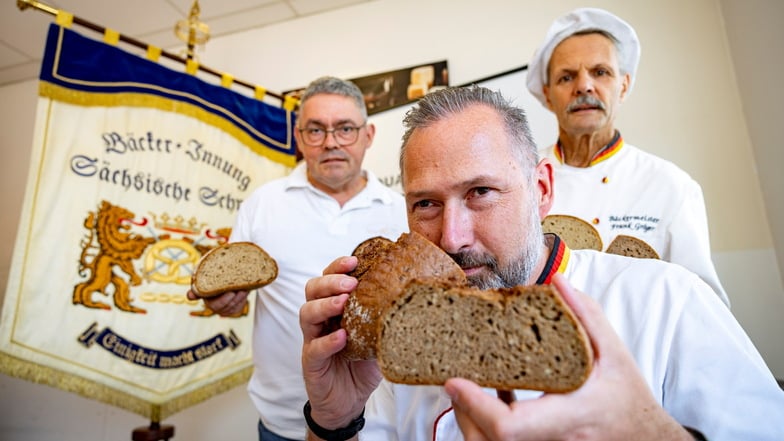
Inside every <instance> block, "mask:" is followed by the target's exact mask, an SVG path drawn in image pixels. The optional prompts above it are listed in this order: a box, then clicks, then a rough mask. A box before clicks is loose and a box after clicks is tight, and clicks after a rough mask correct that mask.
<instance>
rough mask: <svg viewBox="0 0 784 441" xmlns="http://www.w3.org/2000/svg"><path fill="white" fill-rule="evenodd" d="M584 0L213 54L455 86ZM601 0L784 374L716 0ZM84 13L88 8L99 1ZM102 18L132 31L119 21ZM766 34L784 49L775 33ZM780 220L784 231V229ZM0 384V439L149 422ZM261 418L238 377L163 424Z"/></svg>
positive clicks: (293, 27) (382, 19)
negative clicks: (629, 33) (419, 69)
mask: <svg viewBox="0 0 784 441" xmlns="http://www.w3.org/2000/svg"><path fill="white" fill-rule="evenodd" d="M725 3H726V0H725ZM751 3H753V2H751ZM744 4H746V2H744ZM582 5H583V3H582V2H578V1H572V0H562V1H559V2H540V1H534V0H509V1H504V0H484V1H482V2H481V3H476V2H471V3H468V2H462V1H457V0H429V1H428V0H425V1H423V0H376V1H373V2H369V3H365V4H361V5H359V6H356V7H351V8H347V9H343V10H338V11H335V12H332V13H328V14H322V15H317V16H311V17H307V18H305V19H301V20H297V21H294V22H290V23H285V24H281V25H277V26H271V27H268V28H262V29H258V30H252V31H247V32H243V33H238V34H235V35H231V36H226V37H222V38H218V39H215V40H213V41H210V42H209V43H208V45H207V48H206V51H205V52H203V54H202V61H203V63H204V64H206V65H208V66H210V67H214V68H217V69H219V70H222V71H227V72H230V73H232V74H233V75H235V77H237V78H240V79H243V80H246V81H251V82H256V83H259V84H261V85H263V86H265V87H267V88H268V89H270V90H274V91H282V90H289V89H293V88H296V87H301V86H303V85H305V84H307V83H308V82H309V81H310V80H311V79H313V78H315V77H317V76H320V75H323V74H332V75H337V76H341V77H347V78H350V77H356V76H362V75H366V74H373V73H378V72H382V71H387V70H393V69H397V68H400V67H405V66H410V65H414V64H419V63H426V62H431V61H437V60H442V59H446V60H448V62H449V72H450V77H451V82H452V84H462V83H466V82H469V81H471V80H474V79H478V78H483V77H486V76H488V75H491V74H495V73H498V72H503V71H506V70H509V69H511V68H514V67H517V66H520V65H523V64H525V63H526V62H527V59H528V57H529V56H530V54H531V53H532V52H533V50H534V48H535V47H536V45H537V44H538V43H539V42H540V40H541V38H542V36H543V35H544V33H545V31H546V29H547V27H548V25H549V23H550V22H551V21H552V19H553V18H554V17H556V16H558V15H560V14H561V13H563V12H566V11H567V10H569V9H572V8H574V7H578V6H582ZM593 5H594V6H598V7H604V8H607V9H609V10H612V11H614V12H615V13H617V14H619V15H620V16H622V17H624V18H625V19H627V20H628V21H629V22H631V23H632V24H633V25H634V26H635V27H636V28H637V31H638V33H639V35H640V38H641V40H642V43H643V48H642V61H641V65H640V70H639V75H638V79H637V83H636V85H635V89H634V91H633V92H632V94H631V96H630V97H629V99H628V100H627V102H626V104H624V107H623V108H622V110H621V115H620V117H619V121H618V126H619V128H620V129H621V131H622V133H623V134H624V137H625V138H626V139H627V140H629V142H631V143H633V144H635V145H637V146H640V147H642V148H644V149H646V150H649V151H651V152H653V153H655V154H658V155H660V156H663V157H666V158H668V159H670V160H672V161H674V162H675V163H677V164H678V165H680V166H681V167H682V168H684V169H685V170H687V171H688V172H689V173H690V174H691V175H692V176H693V177H694V178H695V179H697V180H698V181H699V182H701V183H702V185H703V189H704V192H705V198H706V203H707V208H708V215H709V219H710V222H711V240H712V246H713V252H714V259H715V261H716V265H717V269H718V272H719V275H720V277H721V279H722V282H723V283H724V285H725V288H726V289H727V291H728V293H729V295H730V298H731V300H732V304H733V312H734V313H735V315H736V316H737V317H738V319H739V321H740V322H741V324H742V325H743V326H744V327H745V328H746V330H747V331H748V332H749V334H750V336H751V337H752V340H753V341H754V342H755V344H756V345H757V346H758V348H759V349H760V351H761V352H762V354H763V356H764V357H765V359H766V361H767V362H768V364H769V365H770V367H771V369H772V370H773V372H774V373H775V374H776V375H777V376H778V377H779V378H784V347H782V345H781V344H780V343H779V339H780V337H781V336H783V335H784V320H781V317H782V316H784V289H783V288H782V284H781V275H780V272H779V268H780V265H779V263H778V262H777V261H776V250H775V248H774V244H773V240H772V230H771V224H770V223H769V222H768V218H767V215H766V210H765V206H764V204H763V197H762V190H761V184H760V179H758V177H757V172H756V164H755V157H754V154H753V151H754V150H753V147H752V142H751V137H750V135H749V131H748V127H747V124H746V122H745V117H744V113H743V104H745V103H744V102H742V101H741V96H740V92H739V87H738V85H737V82H736V78H735V73H734V70H733V64H732V57H731V53H730V48H729V46H728V43H727V34H726V32H725V29H724V24H723V23H724V22H723V19H722V16H721V9H720V7H719V0H691V1H689V2H683V1H680V0H661V1H659V2H644V3H642V2H639V3H638V2H628V1H624V0H604V1H595V2H593ZM74 12H75V13H79V14H80V15H82V16H85V17H88V16H89V11H86V12H81V11H74ZM779 17H781V15H779ZM88 18H89V17H88ZM20 19H24V17H22V16H20ZM105 24H106V25H111V26H113V27H115V28H117V29H123V26H122V21H121V17H119V18H118V23H105ZM779 25H784V23H779ZM41 32H44V30H43V29H42V30H41ZM85 32H87V31H85ZM764 43H765V42H762V43H761V44H764ZM767 43H768V44H770V45H771V48H770V49H771V51H773V50H774V49H775V50H777V51H779V52H780V49H778V46H777V45H778V42H776V41H770V42H767ZM768 62H769V63H773V64H772V65H771V66H769V68H770V70H771V71H773V72H780V71H781V70H782V69H781V61H780V60H779V59H777V58H774V57H771V59H769V60H768ZM503 87H504V89H503V90H504V91H505V93H507V94H509V95H515V94H519V95H517V96H519V97H520V99H525V98H523V97H524V94H525V93H526V92H524V84H522V82H521V83H520V84H518V85H515V83H514V81H511V82H510V81H505V82H503ZM516 87H517V89H516ZM772 87H776V86H772ZM36 91H37V84H36V82H34V81H30V82H24V83H19V84H15V85H11V86H7V87H2V88H0V102H2V103H4V106H3V110H0V112H1V113H0V115H1V116H2V117H0V133H2V137H3V138H2V157H3V160H2V161H0V167H1V170H0V179H2V181H0V182H2V184H3V193H2V196H0V197H2V206H3V207H4V208H5V210H4V214H3V216H2V217H0V226H1V227H2V228H0V235H2V236H0V239H2V241H0V243H2V245H0V286H3V287H4V286H5V281H6V279H7V275H8V270H9V266H10V256H11V252H12V250H11V246H12V244H13V242H14V237H15V231H16V226H17V225H16V224H17V222H18V218H19V211H20V208H21V202H22V192H23V187H24V183H25V179H26V173H27V166H28V163H29V146H30V144H31V139H32V128H33V121H32V118H33V115H34V113H35V100H36ZM529 110H530V112H531V113H532V116H533V115H534V114H536V115H537V116H536V117H537V118H540V117H541V118H542V120H541V122H536V123H535V124H534V129H535V131H536V133H535V135H536V136H537V138H538V139H541V140H542V141H541V142H552V141H554V139H552V135H548V134H546V133H545V132H546V131H547V130H554V125H555V120H554V118H552V119H551V123H552V126H548V125H547V115H546V113H541V112H542V109H541V108H535V107H531V108H530V109H529ZM540 115H541V116H540ZM396 116H399V115H395V114H394V113H391V112H390V113H389V114H382V115H379V116H378V117H377V118H373V119H374V121H376V122H377V124H378V125H379V130H378V136H377V141H376V143H375V145H374V147H373V149H371V151H370V153H369V157H368V166H369V167H371V168H373V167H375V166H377V164H381V163H383V162H386V161H388V160H389V159H388V158H389V157H390V156H389V155H390V153H392V155H393V156H394V152H395V151H396V149H397V147H398V144H399V138H400V129H399V126H396V122H395V121H396ZM551 133H552V132H551ZM378 166H380V165H378ZM775 190H776V191H778V189H775ZM64 197H68V195H64ZM773 227H774V228H775V231H777V235H779V236H780V235H781V228H782V227H781V225H777V224H774V225H773ZM779 255H781V253H780V254H779ZM3 295H4V293H0V297H1V296H3ZM292 326H296V324H292ZM0 396H2V399H1V400H0V439H2V440H7V441H16V440H30V439H35V440H41V441H47V440H58V441H70V440H83V439H91V440H126V439H129V438H130V432H131V430H133V428H135V427H138V426H143V425H146V424H147V422H146V421H145V420H144V419H143V418H141V417H139V416H137V415H133V414H130V413H128V412H125V411H123V410H119V409H116V408H112V407H109V406H105V405H102V404H100V403H97V402H94V401H90V400H86V399H84V398H81V397H78V396H75V395H72V394H68V393H65V392H61V391H59V390H56V389H52V388H49V387H45V386H40V385H36V384H32V383H29V382H26V381H21V380H17V379H14V378H11V377H7V376H4V375H0ZM255 418H256V417H255V413H254V411H253V409H252V407H251V405H250V402H249V400H248V398H247V396H246V393H245V391H244V388H236V389H234V390H232V391H230V392H228V393H226V394H223V395H221V396H219V397H215V398H213V399H211V400H209V401H207V402H205V403H202V404H200V405H197V406H195V407H193V408H190V409H187V410H185V411H183V412H181V413H178V414H176V415H174V416H173V417H172V418H170V419H168V420H167V421H164V424H173V425H175V427H176V435H175V439H180V440H208V439H221V440H227V441H231V440H249V439H255V438H256V434H255V430H256V429H255Z"/></svg>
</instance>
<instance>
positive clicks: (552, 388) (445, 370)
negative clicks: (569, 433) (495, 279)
mask: <svg viewBox="0 0 784 441" xmlns="http://www.w3.org/2000/svg"><path fill="white" fill-rule="evenodd" d="M379 333H380V335H379V338H378V348H377V356H378V361H379V365H380V366H381V369H382V372H383V374H384V376H385V377H386V378H387V379H388V380H390V381H393V382H396V383H405V384H443V383H444V382H445V381H446V380H447V379H449V378H453V377H462V378H467V379H470V380H473V381H474V382H476V383H478V384H479V385H481V386H483V387H493V388H499V389H506V390H509V389H532V390H541V391H546V392H566V391H571V390H574V389H576V388H578V387H579V386H580V385H581V384H582V383H583V382H584V381H585V379H586V378H587V377H588V374H589V372H590V369H591V364H592V353H591V348H590V345H589V343H588V340H587V336H586V335H585V332H584V330H583V329H582V327H581V325H579V323H578V322H577V320H576V319H575V317H574V316H573V314H572V313H571V311H570V310H569V309H568V307H566V305H565V304H564V303H563V302H562V300H561V299H560V297H559V295H558V294H557V293H556V292H555V289H554V288H552V287H550V286H532V287H516V288H511V289H497V290H487V291H481V290H478V289H475V288H464V287H463V288H453V287H450V286H449V285H448V284H438V283H435V284H434V283H427V282H421V281H414V282H412V283H411V284H409V285H408V286H407V289H406V291H405V293H404V294H403V295H402V296H401V297H400V298H398V299H397V300H396V301H395V302H394V303H393V305H392V306H391V307H390V308H389V309H388V310H387V311H386V313H385V314H384V316H383V317H382V321H381V327H380V329H379Z"/></svg>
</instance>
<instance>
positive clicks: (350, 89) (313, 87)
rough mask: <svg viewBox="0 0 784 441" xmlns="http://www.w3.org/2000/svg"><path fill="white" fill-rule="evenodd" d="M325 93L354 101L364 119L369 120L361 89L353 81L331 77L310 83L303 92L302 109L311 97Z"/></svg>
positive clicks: (301, 97)
mask: <svg viewBox="0 0 784 441" xmlns="http://www.w3.org/2000/svg"><path fill="white" fill-rule="evenodd" d="M323 93H327V94H332V95H341V96H345V97H348V98H351V99H353V100H354V104H356V105H357V108H358V109H359V111H360V113H361V114H362V118H363V119H367V107H365V96H364V95H363V94H362V91H361V90H360V89H359V87H357V85H356V84H354V83H352V82H351V81H348V80H342V79H340V78H336V77H330V76H326V77H321V78H316V79H315V80H313V81H311V82H310V84H309V85H308V87H307V88H306V89H305V91H304V92H302V95H301V96H300V98H299V101H300V104H299V106H300V108H302V106H303V105H304V104H305V101H307V100H309V99H310V98H311V97H313V96H315V95H320V94H323Z"/></svg>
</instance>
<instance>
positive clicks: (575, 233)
mask: <svg viewBox="0 0 784 441" xmlns="http://www.w3.org/2000/svg"><path fill="white" fill-rule="evenodd" d="M542 232H544V233H555V234H557V235H558V237H560V238H561V239H562V240H563V241H564V242H566V245H568V246H569V248H571V249H573V250H596V251H601V250H602V247H603V243H602V236H600V235H599V232H598V231H596V228H594V227H593V225H591V224H589V223H588V222H586V221H584V220H582V219H580V218H579V217H575V216H570V215H568V214H550V215H548V216H546V217H545V218H544V219H543V220H542Z"/></svg>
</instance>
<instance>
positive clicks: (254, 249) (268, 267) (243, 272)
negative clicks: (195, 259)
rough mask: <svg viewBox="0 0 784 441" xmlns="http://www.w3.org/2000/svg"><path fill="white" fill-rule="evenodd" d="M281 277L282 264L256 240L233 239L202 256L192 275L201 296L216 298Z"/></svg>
mask: <svg viewBox="0 0 784 441" xmlns="http://www.w3.org/2000/svg"><path fill="white" fill-rule="evenodd" d="M276 277H278V263H277V262H275V259H273V258H272V257H271V256H270V255H269V254H267V252H266V251H264V250H263V249H261V247H259V246H258V245H256V244H255V243H252V242H230V243H227V244H224V245H221V246H218V247H215V248H213V249H211V250H209V251H207V252H206V253H204V255H203V256H201V259H199V263H198V264H197V265H196V269H195V271H194V272H193V276H191V290H192V291H193V293H194V294H195V295H196V296H197V297H202V298H204V297H214V296H217V295H220V294H222V293H224V292H228V291H250V290H251V289H256V288H261V287H262V286H265V285H268V284H269V283H271V282H272V281H273V280H275V278H276Z"/></svg>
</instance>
